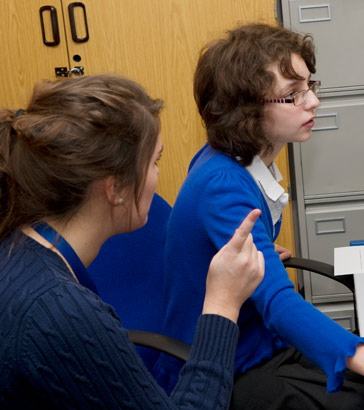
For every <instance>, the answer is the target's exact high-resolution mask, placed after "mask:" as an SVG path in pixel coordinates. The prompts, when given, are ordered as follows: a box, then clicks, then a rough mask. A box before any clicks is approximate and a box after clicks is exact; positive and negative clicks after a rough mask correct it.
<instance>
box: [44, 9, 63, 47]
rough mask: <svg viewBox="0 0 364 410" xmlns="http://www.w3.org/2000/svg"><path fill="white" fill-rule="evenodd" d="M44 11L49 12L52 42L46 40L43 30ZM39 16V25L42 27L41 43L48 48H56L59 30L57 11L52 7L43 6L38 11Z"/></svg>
mask: <svg viewBox="0 0 364 410" xmlns="http://www.w3.org/2000/svg"><path fill="white" fill-rule="evenodd" d="M45 11H49V12H50V15H51V23H52V34H53V41H48V40H47V39H46V34H45V29H44V18H43V14H44V12H45ZM39 15H40V24H41V26H42V36H43V43H44V44H45V45H46V46H48V47H54V46H58V44H59V28H58V18H57V9H56V8H55V7H53V6H43V7H41V8H40V9H39Z"/></svg>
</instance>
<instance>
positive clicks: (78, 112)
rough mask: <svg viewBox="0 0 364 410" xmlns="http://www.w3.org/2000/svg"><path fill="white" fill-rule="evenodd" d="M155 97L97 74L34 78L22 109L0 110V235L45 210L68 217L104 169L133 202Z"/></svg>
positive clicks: (155, 116) (151, 137)
mask: <svg viewBox="0 0 364 410" xmlns="http://www.w3.org/2000/svg"><path fill="white" fill-rule="evenodd" d="M162 104H163V103H162V101H161V100H154V99H152V98H150V97H149V96H148V95H147V93H146V92H145V90H144V89H143V88H142V87H141V86H140V85H139V84H137V83H135V82H133V81H131V80H129V79H127V78H124V77H121V76H118V75H113V74H102V75H101V74H100V75H90V76H85V77H79V78H76V77H75V78H71V79H67V80H65V79H61V80H58V81H42V82H39V83H38V84H37V85H36V86H35V88H34V91H33V95H32V98H31V101H30V103H29V106H28V107H27V108H26V110H25V111H24V113H23V114H22V115H20V116H15V111H13V110H5V109H4V110H0V241H1V240H3V239H4V238H5V237H7V236H8V235H9V234H10V233H11V232H12V231H14V230H16V229H20V228H22V227H23V226H25V225H29V224H32V223H34V222H37V221H39V220H40V219H42V218H44V217H52V218H55V219H60V220H68V219H69V218H71V217H72V216H73V215H74V214H75V213H76V212H77V211H78V210H79V208H80V207H81V205H82V204H83V203H84V201H85V200H86V198H87V196H88V193H89V188H90V186H91V184H92V183H93V182H94V181H97V180H100V179H103V178H106V177H108V176H114V177H115V178H116V180H117V182H118V185H120V188H123V187H126V186H127V187H130V188H131V189H133V190H134V195H135V201H136V204H137V205H138V198H139V195H140V192H141V189H142V187H143V185H144V181H145V175H146V170H147V166H148V163H149V161H150V159H151V157H152V155H153V152H154V148H155V145H156V142H157V138H158V135H159V133H160V121H159V112H160V110H161V108H162Z"/></svg>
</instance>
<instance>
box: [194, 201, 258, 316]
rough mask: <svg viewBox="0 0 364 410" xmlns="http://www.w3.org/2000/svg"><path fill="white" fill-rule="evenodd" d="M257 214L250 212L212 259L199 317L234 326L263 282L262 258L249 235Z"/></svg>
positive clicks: (256, 211)
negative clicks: (215, 317) (225, 320)
mask: <svg viewBox="0 0 364 410" xmlns="http://www.w3.org/2000/svg"><path fill="white" fill-rule="evenodd" d="M260 213H261V211H260V210H259V209H255V210H253V211H251V212H250V214H249V215H248V216H247V217H246V218H245V219H244V221H243V222H242V224H241V225H240V227H239V228H238V229H237V230H236V231H235V233H234V236H233V237H232V238H231V239H230V241H229V242H228V243H227V244H226V245H225V246H224V247H222V248H221V249H220V251H219V252H218V253H217V254H216V255H215V256H214V257H213V259H212V261H211V263H210V268H209V272H208V275H207V279H206V293H205V301H204V306H203V311H202V313H205V314H206V313H213V314H218V315H221V316H225V317H227V318H228V319H230V320H232V321H234V322H236V321H237V319H238V316H239V311H240V308H241V305H242V304H243V303H244V302H245V301H246V299H248V298H249V296H250V295H251V294H252V293H253V292H254V290H255V289H256V288H257V286H258V285H259V284H260V282H261V281H262V279H263V277H264V266H265V265H264V257H263V254H262V253H261V252H260V251H258V250H257V248H256V247H255V245H254V242H253V237H252V235H251V233H250V232H251V230H252V229H253V226H254V224H255V221H256V220H257V219H258V217H259V215H260Z"/></svg>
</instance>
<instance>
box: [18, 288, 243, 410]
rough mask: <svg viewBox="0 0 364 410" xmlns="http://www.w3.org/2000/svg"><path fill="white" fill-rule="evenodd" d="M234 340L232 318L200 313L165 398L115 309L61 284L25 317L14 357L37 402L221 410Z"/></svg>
mask: <svg viewBox="0 0 364 410" xmlns="http://www.w3.org/2000/svg"><path fill="white" fill-rule="evenodd" d="M237 338H238V327H237V326H236V325H235V324H234V323H233V322H231V321H230V320H228V319H225V318H222V317H219V316H216V315H202V316H201V317H200V319H199V322H198V328H197V332H196V338H195V341H194V344H193V347H192V351H191V356H190V360H189V361H188V362H187V364H186V365H185V366H184V368H183V370H182V375H181V377H180V380H179V383H178V386H176V388H175V390H174V391H173V392H172V394H171V396H170V397H168V396H167V395H166V393H165V392H164V390H162V389H161V388H160V387H159V385H158V384H157V382H156V381H155V380H154V378H153V377H152V375H151V374H150V373H149V372H148V370H147V369H146V368H145V366H144V364H143V362H142V360H141V359H140V357H139V356H138V354H137V353H136V350H135V348H134V345H133V344H132V343H131V342H130V341H129V339H128V334H127V330H126V329H124V328H123V327H122V326H121V323H120V320H119V318H118V317H117V315H116V314H115V313H114V311H113V309H112V308H111V307H110V306H109V305H106V304H104V303H103V302H102V301H101V300H100V299H99V298H98V297H97V296H96V295H94V294H93V293H92V292H90V291H89V290H87V289H85V288H83V287H81V286H79V285H75V284H62V285H60V286H57V287H56V288H54V289H53V290H50V291H48V292H46V293H45V294H43V295H42V296H41V297H39V298H38V299H37V300H36V301H35V302H34V303H33V304H32V306H31V307H30V308H29V310H28V312H27V314H26V315H25V317H24V319H23V321H22V326H21V330H20V334H19V338H18V340H20V341H21V342H20V344H19V348H18V362H19V363H20V368H21V369H22V371H23V372H25V373H26V378H27V379H28V380H30V381H31V383H32V389H33V391H35V392H37V393H38V396H39V401H40V402H43V403H47V405H48V406H50V407H53V405H54V406H56V405H57V404H59V403H62V406H63V407H64V408H138V409H139V408H140V409H143V410H148V409H194V408H199V409H200V408H201V409H202V408H211V409H212V408H216V409H218V408H226V407H227V403H228V401H229V398H230V393H231V389H232V382H233V363H234V354H235V349H236V344H237ZM211 403H220V405H219V406H217V407H214V405H212V404H211ZM209 406H210V407H209Z"/></svg>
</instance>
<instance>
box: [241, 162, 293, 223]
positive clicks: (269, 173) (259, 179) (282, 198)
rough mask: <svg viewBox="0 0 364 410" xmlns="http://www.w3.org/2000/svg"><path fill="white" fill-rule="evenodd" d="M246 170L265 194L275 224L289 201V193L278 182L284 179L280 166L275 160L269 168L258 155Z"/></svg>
mask: <svg viewBox="0 0 364 410" xmlns="http://www.w3.org/2000/svg"><path fill="white" fill-rule="evenodd" d="M246 170H247V171H248V172H249V173H250V175H251V176H252V177H253V178H254V180H255V182H256V183H257V184H258V186H259V188H260V190H261V192H262V194H263V195H264V198H265V200H266V201H267V204H268V207H269V210H270V213H271V215H272V220H273V225H275V224H276V222H277V221H278V219H279V218H280V216H281V214H282V211H283V209H284V208H285V207H286V205H287V203H288V194H287V193H286V192H285V191H284V189H283V187H282V186H281V185H279V183H278V182H279V181H281V180H282V179H283V178H282V175H281V173H280V172H279V169H278V167H277V166H276V164H275V163H274V162H273V163H272V165H271V166H270V167H269V168H267V166H266V165H265V164H264V162H263V161H262V160H261V159H260V157H259V156H258V155H256V156H255V157H254V159H253V162H252V164H251V165H249V166H248V167H246Z"/></svg>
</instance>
